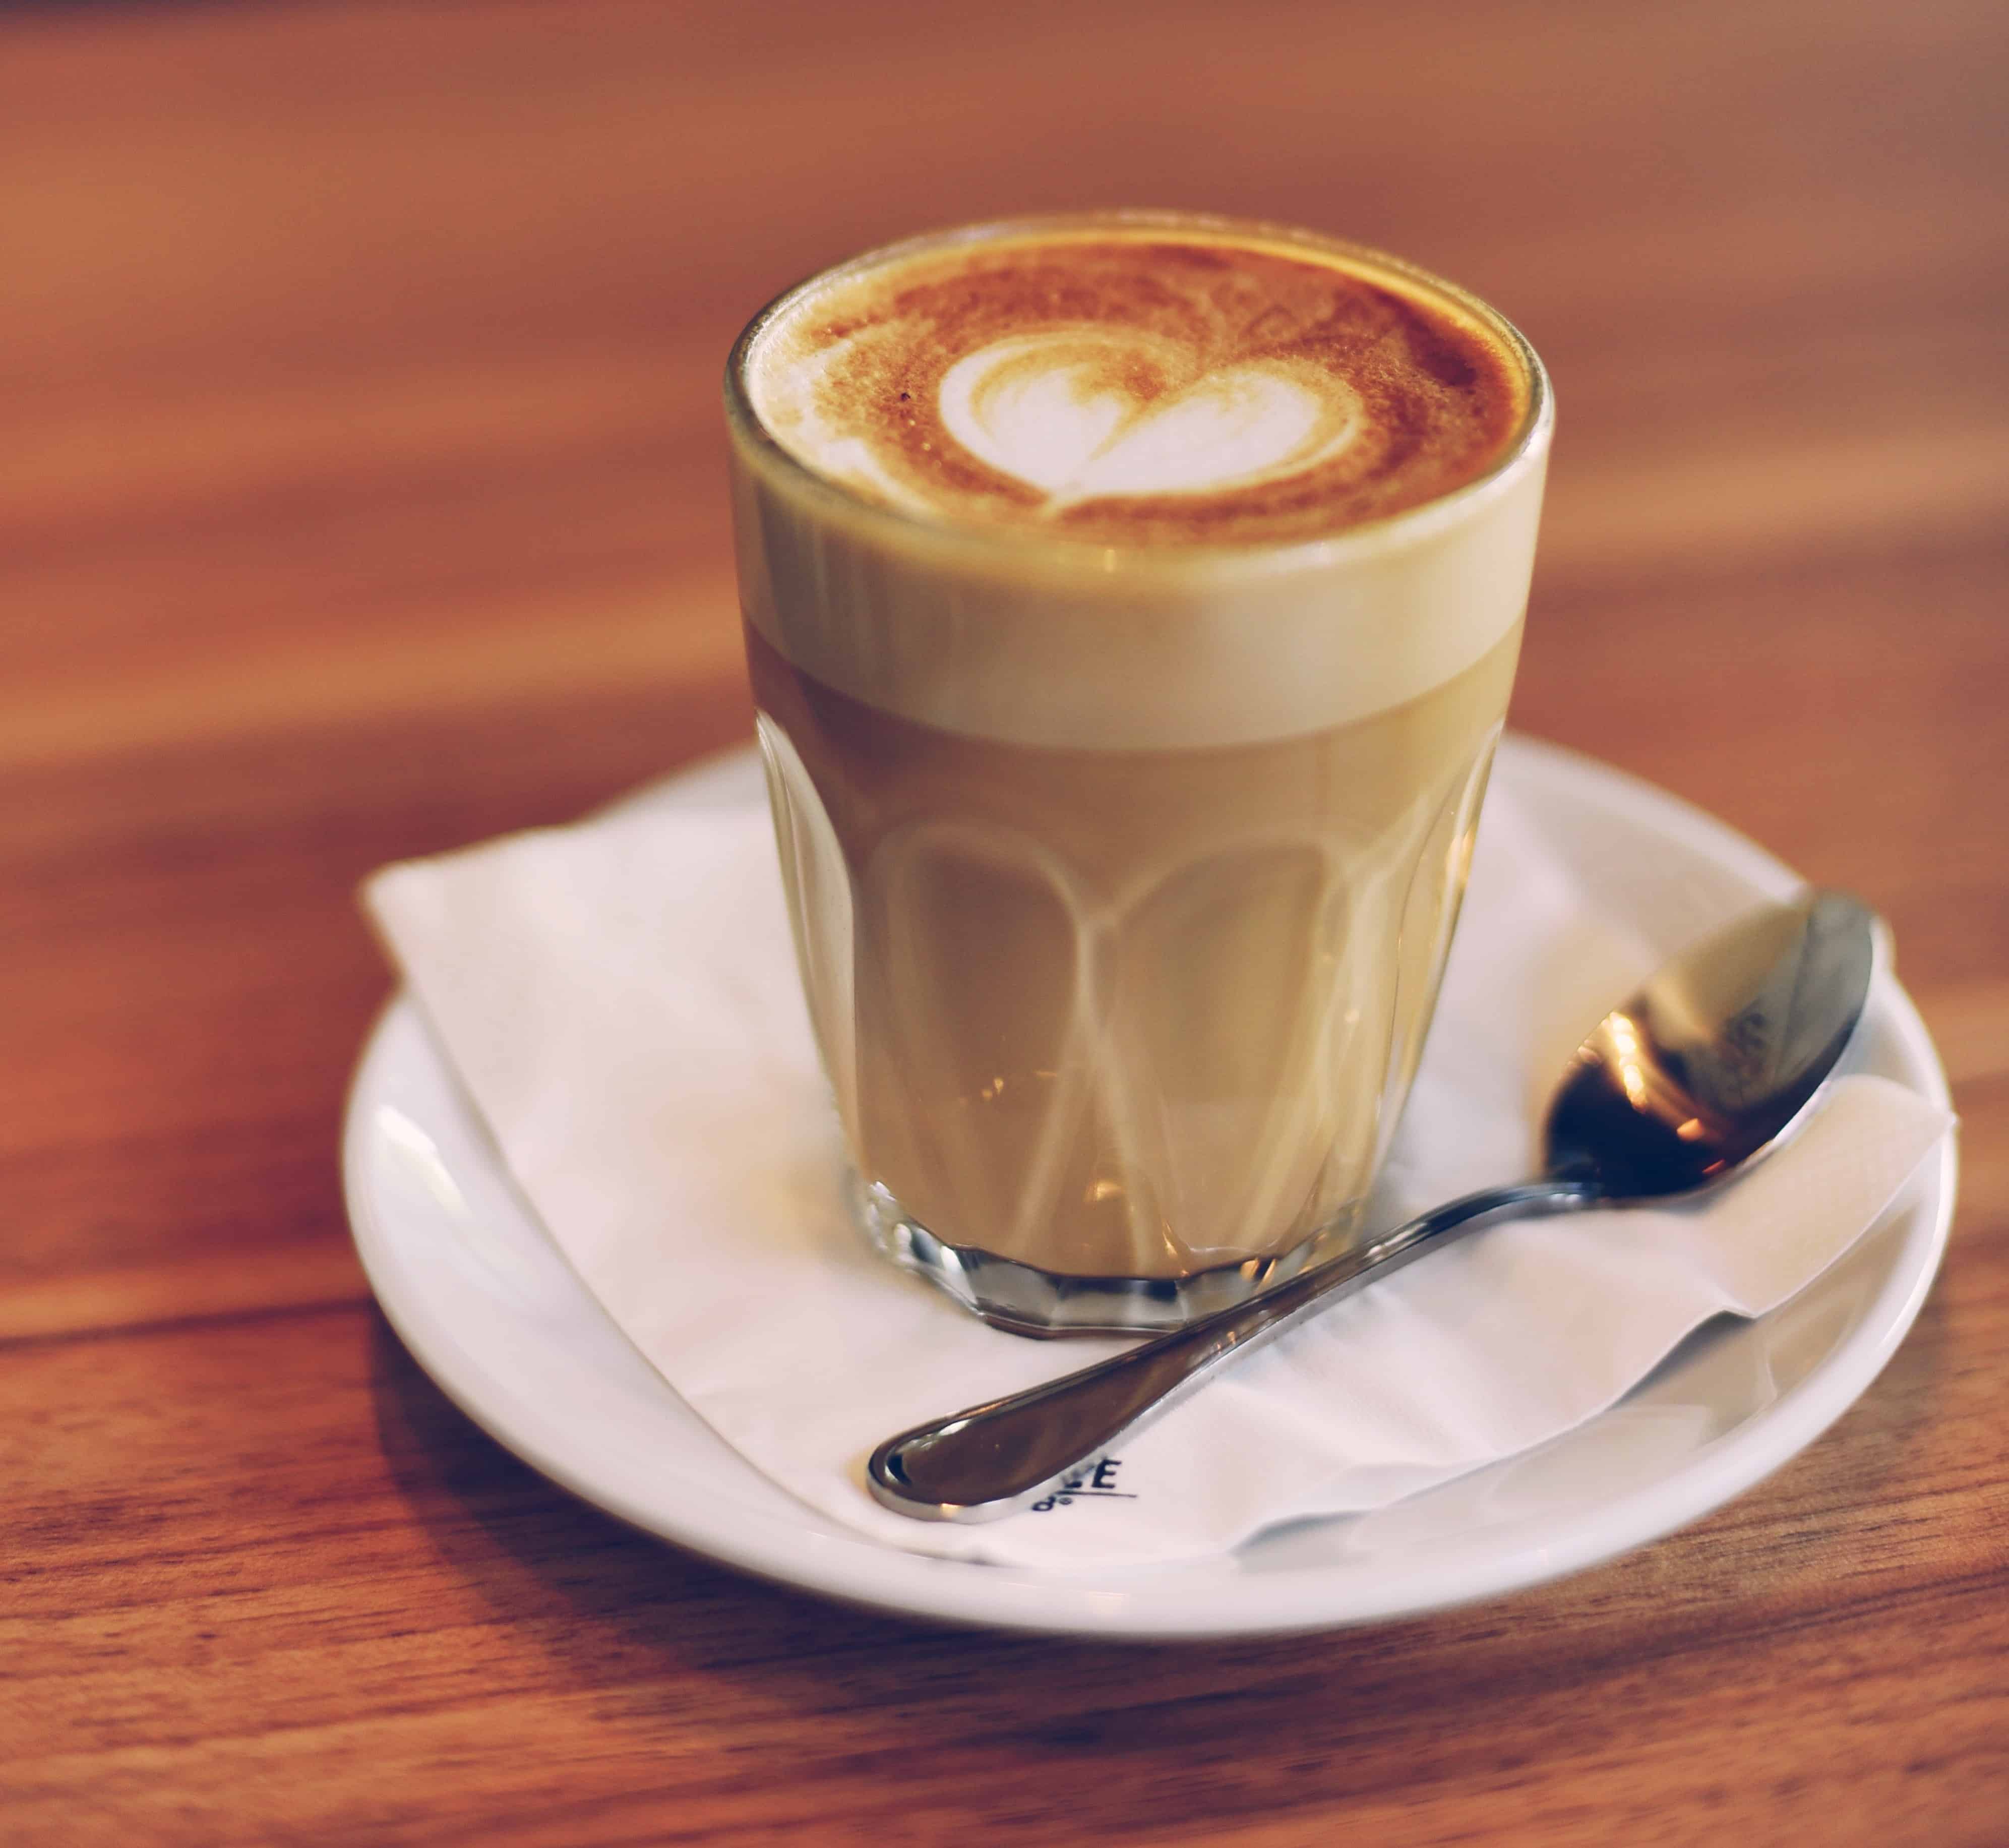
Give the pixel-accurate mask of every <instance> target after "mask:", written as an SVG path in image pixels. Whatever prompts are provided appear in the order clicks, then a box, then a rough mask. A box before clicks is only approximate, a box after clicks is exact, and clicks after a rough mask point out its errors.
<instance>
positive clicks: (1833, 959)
mask: <svg viewBox="0 0 2009 1848" xmlns="http://www.w3.org/2000/svg"><path fill="white" fill-rule="evenodd" d="M1885 942H1886V939H1885V936H1884V933H1883V927H1882V925H1881V924H1880V921H1879V920H1878V919H1877V918H1876V915H1875V914H1874V913H1873V912H1871V911H1870V910H1869V909H1868V908H1867V907H1866V906H1864V905H1863V904H1862V903H1861V902H1860V901H1859V900H1858V899H1854V898H1851V897H1850V896H1848V894H1846V893H1844V892H1809V893H1807V894H1805V896H1802V898H1800V899H1797V900H1795V901H1794V902H1792V903H1788V904H1784V905H1768V906H1761V907H1760V908H1759V909H1758V910H1755V911H1752V912H1749V913H1745V915H1743V916H1742V917H1739V918H1738V919H1737V920H1735V921H1734V923H1732V924H1729V925H1727V926H1726V927H1725V928H1724V929H1722V930H1720V931H1717V932H1715V933H1713V935H1710V936H1708V937H1706V938H1703V939H1701V940H1700V941H1699V942H1696V943H1695V944H1693V945H1690V946H1689V947H1688V949H1685V950H1683V951H1682V952H1681V953H1679V954H1678V955H1677V956H1674V958H1673V959H1671V960H1670V961H1668V962H1667V963H1664V964H1663V965H1662V966H1661V967H1660V968H1659V969H1658V970H1656V971H1655V972H1654V973H1653V975H1652V976H1650V977H1649V978H1648V979H1647V980H1646V982H1645V983H1644V984H1642V986H1641V987H1640V988H1639V990H1638V991H1637V992H1635V994H1634V995H1632V997H1631V998H1629V999H1628V1000H1627V1001H1625V1002H1622V1003H1621V1005H1620V1006H1617V1007H1616V1008H1614V1009H1612V1011H1611V1012H1610V1013H1608V1014H1607V1015H1606V1016H1604V1018H1603V1020H1601V1021H1600V1022H1599V1023H1598V1024H1597V1026H1596V1028H1595V1030H1593V1032H1592V1033H1591V1034H1590V1036H1589V1038H1587V1039H1586V1040H1585V1041H1584V1042H1583V1044H1582V1045H1581V1046H1580V1047H1579V1048H1578V1049H1577V1052H1576V1055H1575V1057H1574V1058H1573V1059H1571V1062H1570V1064H1569V1066H1568V1069H1567V1070H1565V1072H1564V1074H1563V1077H1562V1080H1561V1083H1560V1084H1558V1085H1557V1088H1556V1091H1555V1092H1554V1094H1553V1096H1552V1098H1551V1099H1550V1107H1549V1111H1548V1115H1547V1119H1546V1123H1545V1126H1544V1130H1543V1151H1544V1172H1543V1175H1542V1176H1540V1178H1539V1179H1535V1180H1532V1181H1526V1182H1522V1183H1516V1184H1514V1185H1510V1186H1501V1187H1492V1188H1487V1189H1484V1190H1481V1191H1480V1192H1479V1193H1476V1194H1467V1195H1465V1197H1463V1198H1462V1199H1459V1200H1455V1201H1451V1202H1450V1203H1449V1204H1447V1205H1444V1206H1441V1207H1439V1208H1437V1209H1436V1210H1435V1211H1433V1212H1430V1213H1426V1214H1425V1215H1423V1217H1422V1218H1418V1219H1413V1220H1411V1221H1410V1222H1408V1224H1407V1225H1401V1226H1398V1227H1397V1228H1396V1229H1394V1231H1392V1232H1390V1233H1385V1234H1384V1235H1383V1236H1380V1238H1378V1239H1376V1240H1373V1242H1372V1243H1369V1244H1367V1245H1366V1246H1365V1247H1362V1248H1361V1249H1359V1250H1354V1251H1350V1252H1348V1253H1345V1254H1342V1255H1341V1256H1340V1257H1336V1258H1333V1259H1331V1260H1330V1261H1327V1263H1325V1264H1323V1265H1317V1266H1316V1267H1314V1268H1311V1269H1309V1270H1306V1271H1302V1272H1299V1274H1298V1275H1296V1276H1295V1277H1293V1278H1291V1279H1290V1280H1289V1281H1288V1282H1285V1283H1283V1284H1281V1285H1279V1286H1277V1287H1276V1288H1275V1289H1270V1290H1267V1291H1266V1292H1264V1293H1263V1294H1262V1295H1260V1296H1256V1297H1254V1298H1253V1299H1252V1300H1249V1301H1248V1302H1245V1303H1242V1304H1237V1305H1235V1307H1232V1308H1230V1309H1226V1310H1223V1311H1221V1312H1220V1313H1218V1314H1214V1315H1210V1316H1207V1317H1205V1318H1202V1319H1201V1320H1199V1321H1195V1322H1192V1323H1189V1324H1188V1325H1187V1326H1185V1328H1179V1329H1175V1331H1173V1332H1171V1333H1170V1334H1167V1335H1160V1336H1158V1337H1157V1339H1154V1340H1151V1341H1147V1342H1146V1343H1143V1345H1142V1346H1138V1347H1135V1348H1132V1349H1131V1350H1129V1351H1128V1352H1127V1353H1121V1354H1118V1355H1117V1356H1116V1357H1114V1358H1113V1359H1111V1360H1104V1361H1100V1362H1098V1363H1097V1364H1095V1365H1093V1366H1091V1367H1084V1368H1082V1369H1081V1370H1080V1371H1079V1372H1075V1373H1072V1374H1067V1375H1065V1376H1064V1377H1063V1378H1060V1379H1057V1380H1051V1381H1049V1382H1047V1383H1046V1384H1045V1385H1040V1386H1035V1387H1033V1388H1031V1389H1029V1390H1028V1391H1026V1392H1017V1393H1013V1394H1012V1395H1011V1396H1009V1397H1007V1398H1004V1399H994V1400H993V1401H991V1402H990V1403H987V1404H984V1405H980V1406H970V1407H969V1408H968V1409H967V1410H963V1411H960V1412H957V1413H953V1414H952V1415H951V1416H950V1417H946V1418H941V1419H937V1420H935V1421H932V1422H930V1423H928V1424H921V1425H917V1426H916V1427H915V1428H912V1430H910V1431H902V1432H901V1433H900V1434H899V1435H898V1436H897V1437H894V1438H888V1440H887V1441H886V1442H884V1443H883V1444H881V1445H880V1446H879V1447H878V1449H876V1450H875V1451H874V1452H873V1453H872V1457H871V1460H870V1463H868V1465H867V1466H866V1481H867V1483H868V1484H869V1485H870V1488H871V1490H872V1492H873V1495H875V1496H876V1497H877V1499H878V1500H879V1501H880V1502H882V1503H883V1504H884V1506H887V1507H888V1508H891V1509H895V1511H896V1512H898V1513H902V1514H905V1515H909V1516H912V1517H913V1518H915V1519H916V1520H955V1521H983V1520H996V1519H997V1518H998V1517H999V1516H1003V1515H1006V1514H1010V1513H1014V1512H1015V1511H1016V1510H1017V1509H1020V1508H1023V1507H1026V1506H1029V1504H1030V1503H1032V1502H1034V1501H1036V1500H1037V1499H1039V1498H1040V1496H1041V1495H1044V1494H1046V1493H1047V1492H1049V1491H1050V1490H1051V1488H1054V1486H1055V1485H1056V1484H1058V1483H1059V1482H1060V1481H1061V1480H1062V1479H1063V1478H1064V1477H1066V1476H1067V1475H1068V1474H1070V1473H1071V1472H1072V1471H1073V1470H1077V1469H1079V1468H1080V1467H1082V1464H1083V1463H1087V1462H1090V1461H1091V1460H1093V1459H1094V1458H1095V1457H1097V1456H1099V1455H1100V1454H1101V1453H1103V1452H1104V1451H1106V1450H1107V1449H1110V1448H1111V1446H1112V1445H1114V1443H1115V1442H1117V1440H1118V1438H1121V1436H1123V1435H1125V1433H1127V1432H1130V1431H1135V1430H1136V1429H1137V1428H1139V1427H1140V1426H1141V1425H1143V1424H1145V1423H1146V1422H1147V1421H1150V1419H1153V1418H1155V1417H1157V1416H1158V1415H1159V1414H1160V1413H1163V1412H1164V1411H1165V1410H1167V1409H1168V1408H1169V1407H1170V1406H1172V1405H1174V1404H1176V1403H1178V1400H1179V1399H1182V1398H1183V1397H1185V1396H1186V1394H1188V1393H1189V1392H1192V1391H1193V1390H1195V1389H1197V1388H1198V1387H1199V1385H1201V1384H1202V1383H1203V1382H1204V1381H1205V1380H1206V1379H1207V1378H1209V1377H1210V1376H1211V1375H1212V1374H1213V1373H1214V1371H1216V1370H1217V1368H1219V1367H1222V1366H1224V1365H1225V1364H1228V1363H1229V1362H1230V1361H1231V1360H1234V1359H1235V1358H1238V1357H1241V1356H1242V1355H1245V1354H1248V1353H1253V1352H1254V1351H1255V1350H1256V1349H1257V1348H1259V1347H1261V1346H1265V1345H1267V1343H1269V1342H1270V1341H1272V1340H1274V1339H1275V1338H1276V1337H1277V1335H1280V1334H1281V1333H1282V1332H1284V1330H1285V1329H1286V1328H1291V1327H1293V1326H1295V1325H1296V1324H1297V1323H1299V1321H1304V1320H1306V1319H1307V1318H1309V1317H1310V1316H1312V1315H1313V1314H1317V1313H1319V1312H1320V1311H1323V1310H1324V1309H1327V1308H1329V1307H1331V1306H1332V1305H1333V1304H1335V1303H1337V1302H1339V1301H1341V1300H1344V1299H1345V1297H1347V1296H1351V1295H1352V1294H1353V1293H1355V1292H1356V1291H1357V1290H1359V1289H1363V1288H1365V1287H1366V1286H1367V1285H1368V1284H1369V1283H1370V1282H1375V1281H1377V1280H1378V1279H1380V1278H1382V1277H1384V1276H1387V1275H1391V1274H1392V1273H1393V1272H1395V1271H1397V1270H1399V1269H1401V1268H1402V1267H1403V1266H1405V1265H1408V1264H1411V1263H1413V1262H1414V1261H1416V1259H1417V1258H1419V1257H1423V1256H1424V1255H1425V1254H1427V1253H1428V1252H1430V1251H1432V1250H1437V1249H1438V1248H1440V1247H1442V1246H1444V1245H1445V1244H1447V1243H1451V1241H1452V1240H1454V1239H1456V1238H1458V1237H1459V1236H1462V1235H1463V1234H1465V1233H1469V1232H1472V1231H1475V1230H1476V1229H1479V1227H1480V1226H1482V1225H1489V1224H1491V1223H1493V1222H1495V1221H1497V1220H1498V1219H1501V1218H1504V1217H1508V1216H1514V1215H1522V1214H1533V1213H1549V1212H1560V1211H1571V1210H1573V1209H1575V1208H1582V1207H1586V1206H1594V1205H1599V1204H1607V1205H1609V1204H1622V1203H1625V1202H1628V1201H1649V1200H1666V1199H1670V1198H1674V1197H1681V1196H1683V1195H1689V1194H1695V1193H1697V1192H1698V1191H1699V1190H1703V1189H1705V1188H1708V1187H1710V1186H1716V1185H1718V1184H1720V1183H1723V1182H1724V1181H1726V1180H1727V1179H1730V1177H1731V1176H1734V1175H1735V1174H1737V1173H1738V1172H1741V1171H1742V1170H1743V1169H1745V1168H1747V1167H1749V1165H1751V1164H1752V1162H1756V1161H1758V1160H1759V1159H1761V1158H1763V1157H1764V1156H1765V1155H1768V1154H1770V1152H1771V1151H1773V1150H1774V1149H1776V1148H1777V1147H1780V1146H1781V1145H1783V1144H1784V1143H1785V1142H1786V1141H1787V1140H1788V1139H1789V1138H1790V1137H1791V1135H1792V1133H1794V1131H1795V1130H1796V1129H1797V1128H1798V1126H1800V1125H1801V1124H1802V1123H1804V1122H1805V1121H1806V1119H1808V1117H1809V1116H1811V1115H1812V1111H1813V1109H1814V1108H1815V1105H1816V1101H1817V1100H1818V1098H1819V1095H1820V1094H1821V1092H1822V1091H1823V1088H1824V1087H1825V1086H1826V1085H1827V1082H1828V1080H1830V1078H1831V1077H1833V1075H1834V1073H1835V1071H1836V1069H1837V1067H1838V1066H1840V1064H1841V1061H1842V1059H1843V1058H1844V1055H1845V1054H1846V1052H1847V1051H1848V1047H1849V1045H1850V1042H1851V1040H1852V1039H1853V1038H1854V1037H1855V1033H1856V1030H1857V1028H1858V1026H1859V1024H1860V1023H1861V1021H1862V1015H1863V1012H1864V1009H1865V1008H1866V1005H1867V1003H1868V1001H1869V991H1870V987H1871V984H1872V983H1873V981H1874V979H1875V975H1876V969H1877V967H1878V966H1879V964H1880V962H1881V961H1882V960H1883V955H1884V949H1885Z"/></svg>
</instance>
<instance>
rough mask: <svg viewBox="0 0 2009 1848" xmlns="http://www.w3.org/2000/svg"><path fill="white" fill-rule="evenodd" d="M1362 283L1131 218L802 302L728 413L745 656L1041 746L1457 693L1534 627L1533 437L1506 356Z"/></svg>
mask: <svg viewBox="0 0 2009 1848" xmlns="http://www.w3.org/2000/svg"><path fill="white" fill-rule="evenodd" d="M1237 239H1240V240H1241V241H1239V242H1238V241H1236V240H1237ZM1377 261H1379V260H1375V259H1372V258H1369V257H1366V256H1363V255H1362V254H1358V253H1353V252H1351V251H1350V250H1334V249H1331V248H1329V247H1324V246H1322V245H1318V244H1316V243H1307V244H1305V245H1302V246H1299V245H1296V244H1293V243H1288V242H1287V241H1285V240H1282V239H1279V238H1278V237H1277V236H1276V235H1275V234H1272V233H1267V232H1234V231H1231V230H1224V229H1221V228H1220V227H1218V226H1216V225H1211V224H1209V223H1206V222H1200V223H1199V225H1198V226H1197V227H1196V229H1192V231H1191V232H1187V231H1186V230H1185V229H1183V228H1182V227H1181V226H1178V225H1169V226H1168V225H1161V224H1157V223H1155V222H1147V223H1146V224H1145V225H1142V226H1137V225H1133V224H1132V222H1129V221H1126V220H1117V221H1113V222H1096V223H1091V224H1080V223H1070V224H1067V225H1061V226H1060V227H1054V226H1046V227H1031V228H1026V229H1012V228H1006V229H1003V230H1001V231H998V232H986V233H980V234H976V235H975V236H969V235H952V236H948V237H946V238H943V239H935V240H933V241H931V242H929V243H923V244H921V245H919V246H917V247H905V248H904V249H902V250H895V251H893V252H890V253H888V254H884V256H882V257H878V258H867V259H864V260H862V261H860V262H859V263H858V264H852V265H848V266H845V268H842V269H840V270H838V271H833V272H831V275H828V276H827V277H825V278H820V279H818V280H817V281H816V282H811V283H810V284H808V285H806V286H805V287H804V288H803V289H801V290H799V291H797V292H796V293H795V294H794V295H792V296H790V297H788V298H786V299H785V300H784V301H783V302H782V303H780V304H778V307H777V308H776V309H775V310H772V311H771V313H770V314H768V315H767V317H764V319H763V321H760V322H759V323H756V326H755V328H753V330H750V331H749V336H748V338H747V339H746V340H745V341H743V342H742V346H741V349H740V351H739V356H738V361H737V364H738V367H739V374H738V383H737V385H736V386H735V391H734V393H733V395H732V399H731V401H730V402H731V404H732V413H733V423H734V434H735V444H734V450H735V471H734V474H735V496H736V499H735V530H736V533H737V536H738V542H739V578H740V586H741V595H742V605H743V607H744V610H745V613H746V619H747V621H748V623H749V626H750V627H751V628H753V630H755V631H756V633H759V634H760V636H761V637H764V639H765V640H767V642H769V643H771V644H772V645H773V646H774V647H775V649H777V650H778V651H779V653H780V654H781V655H782V656H783V657H784V658H785V659H787V660H788V661H790V662H792V663H794V664H795V665H796V666H798V667H799V668H801V669H803V670H804V671H805V672H808V673H809V674H810V675H812V676H814V677H815V678H816V679H818V680H820V681H821V682H822V683H824V684H826V685H827V686H831V687H833V688H834V689H836V690H838V691H839V692H841V693H844V694H845V695H847V696H849V697H852V698H855V699H858V700H861V701H865V702H866V703H867V704H870V705H873V706H877V707H878V708H881V709H883V710H884V711H888V712H889V713H891V714H893V715H897V716H898V717H900V718H906V719H910V720H914V721H916V722H920V723H923V724H925V725H934V726H936V727H937V728H940V729H944V730H946V731H949V732H956V733H959V734H963V735H967V736H973V737H978V738H987V739H991V740H997V741H1000V742H1004V743H1016V744H1026V745H1034V746H1052V747H1094V748H1100V749H1108V750H1150V749H1165V748H1177V747H1189V746H1199V747H1205V746H1210V745H1216V744H1245V743H1254V742H1258V741H1261V740H1271V739H1280V738H1286V737H1291V736H1301V735H1303V734H1306V733H1309V732H1316V731H1319V730H1321V729H1326V728H1329V727H1331V726H1334V725H1343V724H1347V723H1349V722H1352V721H1355V720H1357V719H1359V718H1365V717H1367V716H1369V715H1372V714H1374V713H1377V712H1380V711H1385V710H1387V709H1388V708H1392V707H1395V706H1398V705H1401V704H1403V703H1405V701H1411V700H1414V699H1416V698H1418V697H1421V696H1422V695H1423V694H1424V693H1427V692H1429V691H1430V690H1431V689H1433V688H1434V687H1436V686H1440V685H1441V684H1443V683H1444V682H1446V681H1447V680H1449V679H1451V678H1452V677H1454V676H1456V675H1458V674H1459V673H1461V672H1463V671H1465V669H1468V668H1469V667H1470V666H1471V665H1472V664H1473V663H1474V662H1476V661H1478V660H1479V659H1480V658H1482V657H1483V656H1485V655H1486V654H1488V652H1489V651H1491V650H1492V649H1493V648H1494V647H1496V646H1497V644H1500V643H1501V640H1502V639H1503V638H1504V637H1507V636H1508V635H1509V634H1510V633H1511V632H1512V631H1513V630H1515V627H1516V626H1517V625H1518V623H1519V621H1520V619H1521V615H1522V610H1523V608H1524V607H1525V601H1526V595H1527V588H1528V582H1529V574H1530V572H1531V569H1532V561H1533V549H1534V540H1535V529H1536V522H1537V516H1538V513H1539V509H1540V502H1541V491H1542V479H1543V470H1544V465H1545V463H1546V459H1547V444H1548V435H1549V427H1550V411H1549V408H1548V404H1547V399H1546V396H1545V395H1543V392H1542V391H1541V388H1540V374H1539V368H1538V367H1536V364H1535V362H1534V361H1533V360H1532V355H1529V354H1527V353H1526V351H1525V346H1522V345H1521V344H1520V343H1519V342H1518V336H1516V335H1514V334H1513V332H1512V331H1511V329H1510V328H1506V327H1505V325H1504V323H1501V322H1498V321H1497V320H1495V321H1486V320H1485V319H1484V317H1486V314H1487V312H1488V311H1487V310H1484V309H1483V308H1482V307H1479V306H1478V305H1477V304H1475V303H1470V302H1469V300H1466V299H1465V298H1462V297H1455V296H1454V295H1453V294H1449V293H1447V294H1446V295H1444V296H1442V297H1441V298H1439V297H1437V296H1434V295H1433V294H1432V293H1431V288H1430V285H1429V283H1428V282H1427V281H1426V280H1423V279H1419V278H1416V277H1415V276H1412V275H1409V274H1408V272H1406V271H1401V268H1400V266H1391V267H1390V268H1387V269H1386V270H1383V269H1380V268H1377V267H1376V264H1377ZM958 303H961V306H960V307H958ZM1341 360H1345V364H1341ZM1398 361H1399V362H1400V363H1399V364H1398V363H1397V362H1398ZM1461 490H1462V491H1461ZM1405 497H1408V498H1405ZM1391 514H1399V515H1400V517H1385V516H1388V515H1391ZM1307 541H1308V542H1307Z"/></svg>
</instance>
